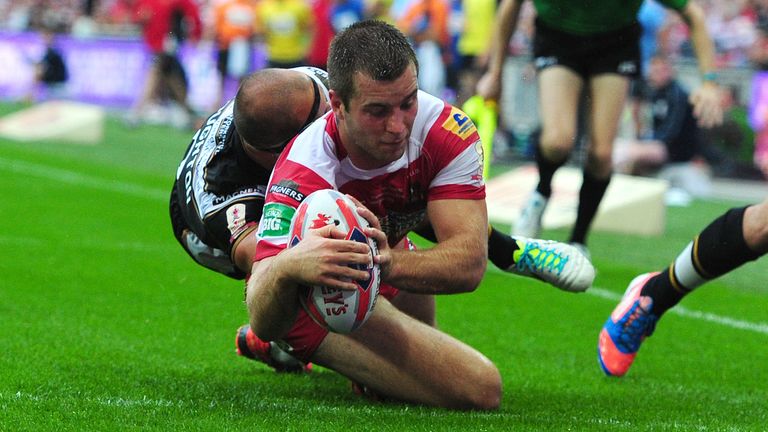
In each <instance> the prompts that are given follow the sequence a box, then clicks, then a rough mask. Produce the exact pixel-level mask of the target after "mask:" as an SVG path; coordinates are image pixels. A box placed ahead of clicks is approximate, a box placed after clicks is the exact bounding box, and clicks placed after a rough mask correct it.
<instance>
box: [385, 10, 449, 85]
mask: <svg viewBox="0 0 768 432" xmlns="http://www.w3.org/2000/svg"><path fill="white" fill-rule="evenodd" d="M397 25H398V27H400V30H402V32H403V33H404V34H405V35H406V36H408V37H409V38H410V39H411V41H412V42H413V45H414V48H415V51H416V57H417V58H418V60H419V88H420V89H422V90H424V91H426V92H427V93H429V94H431V95H433V96H437V97H439V98H442V97H443V91H444V90H445V85H446V69H445V65H446V64H447V63H449V62H450V61H451V60H450V58H446V57H449V56H450V49H449V42H450V38H449V34H448V4H447V3H446V0H414V1H413V3H411V4H410V5H409V6H408V7H407V8H406V9H405V13H404V14H403V16H402V17H401V18H400V19H399V20H398V22H397Z"/></svg>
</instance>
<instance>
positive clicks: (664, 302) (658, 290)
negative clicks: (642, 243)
mask: <svg viewBox="0 0 768 432" xmlns="http://www.w3.org/2000/svg"><path fill="white" fill-rule="evenodd" d="M669 275H670V267H667V268H666V269H664V271H663V272H661V273H659V274H657V275H656V276H654V277H652V278H651V279H650V280H648V282H646V283H645V286H644V287H643V289H642V290H641V291H640V295H643V296H648V297H650V298H652V299H653V305H652V306H651V313H652V314H654V315H656V317H660V316H661V315H662V314H663V313H664V312H666V311H667V309H669V308H671V307H672V306H674V305H676V304H677V303H678V302H680V300H682V298H683V297H685V295H686V294H687V293H688V291H679V290H676V289H675V288H674V287H673V286H672V283H671V282H670V278H669Z"/></svg>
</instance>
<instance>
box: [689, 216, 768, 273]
mask: <svg viewBox="0 0 768 432" xmlns="http://www.w3.org/2000/svg"><path fill="white" fill-rule="evenodd" d="M746 210H747V208H746V207H741V208H733V209H730V210H728V211H727V212H725V214H723V215H722V216H720V217H719V218H717V219H715V220H714V221H713V222H712V223H711V224H709V225H708V226H707V227H706V228H704V230H703V231H702V232H701V234H699V235H698V237H696V239H695V240H694V242H695V244H696V246H697V247H696V248H695V249H694V250H695V252H696V255H695V259H694V261H693V263H694V265H695V266H696V267H695V269H696V271H697V272H698V273H699V274H700V275H701V276H702V277H704V278H706V279H714V278H716V277H718V276H721V275H724V274H726V273H728V272H729V271H731V270H733V269H735V268H737V267H739V266H741V265H742V264H744V263H747V262H749V261H754V260H756V259H757V258H759V257H760V256H761V255H762V254H760V253H757V252H755V251H753V250H751V249H750V248H749V247H748V246H747V242H746V240H744V212H746ZM691 288H695V287H691Z"/></svg>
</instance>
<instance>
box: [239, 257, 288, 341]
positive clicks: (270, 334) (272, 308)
mask: <svg viewBox="0 0 768 432" xmlns="http://www.w3.org/2000/svg"><path fill="white" fill-rule="evenodd" d="M297 291H298V286H297V285H296V284H295V283H294V282H292V281H291V280H290V279H289V278H288V275H287V274H286V273H285V271H284V269H283V266H282V265H281V262H280V260H279V259H278V258H277V257H273V258H267V259H265V260H263V261H260V262H258V263H254V265H253V269H252V273H251V276H250V278H249V279H248V284H247V287H246V305H247V306H248V316H249V317H250V325H251V329H252V330H253V332H254V333H256V335H257V336H258V337H259V338H261V339H263V340H275V339H278V338H280V337H282V336H283V335H284V334H285V333H286V332H287V331H288V330H289V329H290V327H291V324H292V323H293V321H294V319H295V318H296V312H297V311H298V308H299V302H298V294H297Z"/></svg>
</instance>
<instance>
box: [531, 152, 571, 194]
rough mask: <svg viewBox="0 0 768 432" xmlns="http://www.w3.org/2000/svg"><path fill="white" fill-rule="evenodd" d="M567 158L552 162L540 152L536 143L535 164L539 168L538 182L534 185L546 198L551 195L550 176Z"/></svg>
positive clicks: (552, 175) (553, 174)
mask: <svg viewBox="0 0 768 432" xmlns="http://www.w3.org/2000/svg"><path fill="white" fill-rule="evenodd" d="M567 160H568V159H567V158H566V159H563V160H561V161H557V162H552V161H550V160H548V159H546V158H544V155H542V154H541V144H540V143H536V165H537V166H538V168H539V184H538V185H537V186H536V191H537V192H538V193H540V194H542V195H544V196H545V197H546V198H549V197H550V196H551V195H552V177H554V176H555V171H557V170H558V168H560V167H561V166H563V165H564V164H565V162H566V161H567Z"/></svg>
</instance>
